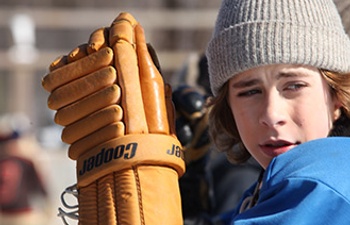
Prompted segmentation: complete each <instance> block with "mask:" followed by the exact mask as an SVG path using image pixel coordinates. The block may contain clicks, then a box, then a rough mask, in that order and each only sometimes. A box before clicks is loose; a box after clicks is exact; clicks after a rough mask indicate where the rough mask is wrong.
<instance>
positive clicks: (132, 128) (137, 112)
mask: <svg viewBox="0 0 350 225" xmlns="http://www.w3.org/2000/svg"><path fill="white" fill-rule="evenodd" d="M121 23H123V24H128V29H129V30H132V31H133V26H132V24H130V23H129V22H127V21H121V22H120V23H116V24H117V25H119V24H121ZM112 29H114V28H113V27H112V28H111V30H112ZM116 32H124V30H120V31H118V30H116ZM116 36H119V37H121V36H123V33H120V34H117V33H116ZM113 50H114V54H115V67H116V69H117V73H118V84H119V86H120V88H121V90H122V99H121V106H122V108H123V111H124V116H123V118H124V124H125V131H126V134H144V133H148V128H147V122H146V115H145V111H144V105H143V101H142V93H141V84H140V78H139V68H138V65H137V56H136V51H135V49H134V47H133V44H132V43H130V42H127V41H126V40H124V39H119V40H117V42H116V43H115V45H114V46H113Z"/></svg>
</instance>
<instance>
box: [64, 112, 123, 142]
mask: <svg viewBox="0 0 350 225" xmlns="http://www.w3.org/2000/svg"><path fill="white" fill-rule="evenodd" d="M122 118H123V110H122V108H121V107H120V106H119V105H111V106H108V107H106V108H103V109H101V110H99V111H96V112H94V113H93V114H91V115H89V116H87V117H84V118H82V119H81V120H78V121H77V122H75V123H72V124H71V125H68V126H66V127H65V128H64V129H63V130H62V136H61V137H62V141H63V142H65V143H67V144H72V143H73V142H76V141H77V140H79V139H81V138H83V137H84V136H87V135H89V134H91V133H92V132H94V131H96V130H98V129H100V128H102V127H104V126H107V125H108V124H111V123H114V122H119V121H121V120H122Z"/></svg>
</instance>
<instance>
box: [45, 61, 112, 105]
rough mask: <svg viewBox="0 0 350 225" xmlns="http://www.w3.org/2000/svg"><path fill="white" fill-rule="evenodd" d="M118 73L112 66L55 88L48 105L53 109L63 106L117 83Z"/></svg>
mask: <svg viewBox="0 0 350 225" xmlns="http://www.w3.org/2000/svg"><path fill="white" fill-rule="evenodd" d="M116 79H117V74H116V71H115V69H114V68H113V67H112V66H108V67H104V68H102V69H100V70H98V71H96V72H93V73H91V74H89V75H86V76H84V77H81V78H79V79H77V80H74V81H72V82H70V83H68V84H66V85H63V86H61V87H59V88H57V89H55V90H54V91H53V92H52V93H51V94H50V96H49V97H48V103H47V105H48V107H49V108H50V109H53V110H57V109H59V108H62V107H64V106H66V105H68V104H71V103H73V102H75V101H77V100H79V99H82V98H83V97H85V96H88V95H90V94H92V93H95V92H96V91H99V90H101V89H103V88H105V87H108V86H111V85H112V84H113V83H115V81H116Z"/></svg>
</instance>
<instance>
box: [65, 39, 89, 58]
mask: <svg viewBox="0 0 350 225" xmlns="http://www.w3.org/2000/svg"><path fill="white" fill-rule="evenodd" d="M87 55H88V52H87V44H86V43H85V44H82V45H79V46H78V47H76V48H75V49H73V50H72V51H70V52H69V53H68V56H67V61H68V63H71V62H74V61H77V60H79V59H81V58H84V57H85V56H87Z"/></svg>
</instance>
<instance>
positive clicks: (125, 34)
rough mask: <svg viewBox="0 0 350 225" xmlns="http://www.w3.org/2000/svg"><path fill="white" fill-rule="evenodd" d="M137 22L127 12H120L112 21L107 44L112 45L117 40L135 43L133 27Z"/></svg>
mask: <svg viewBox="0 0 350 225" xmlns="http://www.w3.org/2000/svg"><path fill="white" fill-rule="evenodd" d="M136 24H137V21H136V19H135V18H134V17H133V16H132V15H131V14H129V13H120V14H119V15H118V17H117V18H116V19H115V20H114V21H113V23H112V25H111V28H110V32H109V46H114V45H115V43H117V41H118V40H125V41H127V42H129V43H131V44H133V43H135V35H134V31H133V28H134V27H135V25H136Z"/></svg>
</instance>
